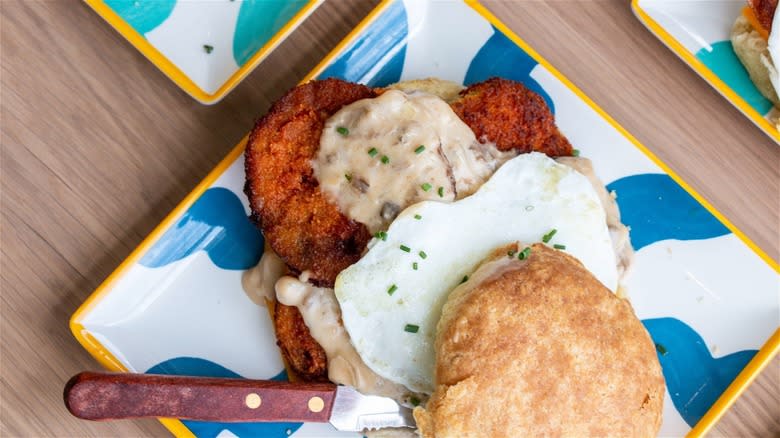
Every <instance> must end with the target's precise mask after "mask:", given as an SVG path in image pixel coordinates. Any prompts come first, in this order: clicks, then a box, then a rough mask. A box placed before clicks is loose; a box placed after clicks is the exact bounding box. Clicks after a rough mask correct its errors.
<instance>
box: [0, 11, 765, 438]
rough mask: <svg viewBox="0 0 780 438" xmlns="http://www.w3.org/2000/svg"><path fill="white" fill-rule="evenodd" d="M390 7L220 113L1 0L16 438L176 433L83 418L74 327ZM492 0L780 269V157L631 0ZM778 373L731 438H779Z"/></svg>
mask: <svg viewBox="0 0 780 438" xmlns="http://www.w3.org/2000/svg"><path fill="white" fill-rule="evenodd" d="M373 3H374V2H373V1H352V0H349V1H347V0H331V1H328V2H327V3H326V4H324V5H323V6H322V7H321V8H320V9H319V10H318V11H316V12H315V13H314V15H313V16H312V17H310V18H309V19H308V20H307V21H306V22H305V23H304V25H303V26H302V27H301V28H299V29H298V30H297V31H296V32H295V33H294V34H293V35H292V36H291V37H290V38H289V39H288V40H287V41H286V42H284V43H283V44H282V45H281V47H279V48H278V49H277V50H276V52H274V53H273V54H272V55H271V56H270V57H269V58H268V59H267V60H266V61H265V62H264V63H263V64H262V65H261V66H260V67H259V68H257V69H256V70H255V71H254V72H253V73H252V74H251V75H250V76H249V77H248V78H247V79H246V80H245V81H244V82H243V83H242V84H241V85H239V86H238V88H236V89H235V90H234V91H233V92H232V93H231V94H230V95H228V97H227V98H226V99H225V100H224V101H222V102H221V103H219V104H217V105H215V106H203V105H201V104H199V103H197V102H195V101H194V100H192V99H191V98H190V97H188V96H187V95H185V94H184V93H183V92H182V91H180V90H179V89H178V88H177V87H176V86H175V85H174V84H173V83H171V82H170V81H169V80H168V79H167V78H166V77H165V76H163V74H162V73H160V72H159V71H158V70H157V69H156V68H155V67H154V66H153V65H152V64H151V63H149V62H148V61H147V60H146V59H144V57H143V56H142V55H141V54H140V53H138V52H137V51H136V50H135V49H134V48H133V47H131V46H130V45H129V44H128V43H127V42H126V41H124V40H123V39H122V38H121V37H120V36H119V35H118V34H117V33H116V32H115V31H114V30H113V29H111V28H110V27H109V26H108V25H107V24H106V23H105V22H103V21H102V19H100V18H98V16H97V15H95V14H94V13H93V12H92V11H91V10H90V9H89V8H88V7H87V6H85V5H84V4H82V3H80V2H73V1H64V0H58V1H48V2H33V1H22V0H5V1H3V2H2V5H1V6H2V23H1V24H0V32H2V95H1V96H0V100H1V105H2V137H1V140H2V269H1V272H0V274H1V275H2V332H1V333H2V364H1V365H2V367H1V369H2V381H1V384H2V387H1V388H0V397H2V422H1V424H2V427H1V428H0V435H2V436H55V435H56V436H107V435H124V436H140V435H164V434H166V432H165V430H164V429H163V428H162V426H160V425H159V424H158V423H157V422H156V421H154V420H146V421H122V422H113V423H91V422H84V421H79V420H76V419H74V418H71V417H70V416H69V415H68V413H67V412H66V410H65V408H64V407H63V404H62V396H61V391H62V386H63V384H64V382H65V381H66V380H67V379H68V378H69V377H70V376H71V375H73V374H74V373H76V372H78V371H80V370H85V369H96V368H97V367H98V366H97V363H96V362H95V361H94V360H93V359H92V358H91V357H90V356H89V355H88V354H87V353H86V352H85V351H84V350H82V349H81V347H80V346H79V345H78V344H77V343H76V341H75V340H74V339H73V338H72V337H71V335H70V333H69V331H68V324H67V322H68V318H69V317H70V315H71V314H72V313H73V311H74V310H75V309H76V308H77V307H78V305H79V304H80V303H81V302H82V301H83V300H84V299H85V298H86V297H87V296H88V295H89V294H90V293H91V292H92V290H93V289H94V288H95V287H96V286H97V285H98V284H99V283H100V282H101V281H102V280H103V279H104V278H105V277H106V276H107V275H108V274H109V273H110V272H111V271H112V270H113V269H114V268H115V267H116V266H117V265H118V264H119V263H120V262H121V261H122V260H123V259H124V257H125V256H127V255H128V254H129V253H130V252H131V250H132V249H133V248H134V247H135V246H136V245H138V243H139V242H140V241H141V239H142V238H143V237H144V236H146V234H147V233H149V231H151V230H152V228H153V227H154V226H155V225H156V224H157V223H158V222H159V221H160V220H161V219H162V218H163V217H164V216H165V215H166V214H167V213H168V212H169V211H170V210H171V209H172V208H173V207H174V206H175V205H176V204H177V203H178V202H179V201H180V200H181V199H182V198H183V197H184V195H185V194H186V193H188V192H189V191H190V189H192V188H193V187H194V186H195V184H196V183H197V182H198V181H200V179H201V178H203V177H204V176H205V175H206V173H207V172H208V171H209V170H210V169H211V168H212V167H213V166H214V165H215V164H216V163H217V162H218V161H219V160H220V159H221V158H222V157H223V156H224V155H225V154H226V153H227V152H228V151H229V150H230V148H232V147H233V146H234V145H235V144H236V142H237V141H238V140H239V139H241V137H242V136H243V135H244V134H246V133H247V131H248V130H249V129H250V127H251V126H252V122H253V120H254V119H255V118H256V117H258V116H259V115H261V114H263V112H264V111H265V110H266V109H267V108H268V106H269V103H270V102H271V101H272V100H274V99H275V98H277V97H279V96H280V95H281V94H282V93H283V92H284V91H286V90H287V89H288V88H290V87H292V86H293V85H295V84H296V82H297V81H298V80H299V79H300V78H302V77H303V76H304V75H305V74H306V72H308V71H309V70H310V69H311V68H312V67H313V66H314V65H315V64H316V63H317V61H318V60H319V59H320V58H322V57H323V56H324V55H325V54H326V53H327V52H328V51H329V50H330V49H331V48H333V47H334V46H335V45H336V43H338V41H340V40H341V39H342V38H343V37H344V36H345V35H346V33H347V32H348V31H349V30H350V29H351V28H352V27H353V26H354V25H355V24H357V23H358V21H359V20H360V19H361V18H362V17H363V16H365V15H366V13H367V12H368V11H369V10H370V9H371V8H372V7H373ZM485 3H486V4H487V6H488V7H489V8H490V9H491V10H492V11H493V12H495V14H496V15H497V16H498V17H499V18H500V19H502V20H503V21H504V22H505V23H506V24H507V25H508V26H509V27H510V28H512V29H513V30H515V31H516V32H517V33H518V34H519V35H521V36H522V37H523V38H524V39H526V41H528V42H529V43H530V44H531V45H532V46H533V47H535V48H536V49H537V50H538V51H539V52H540V53H541V54H542V56H544V57H546V58H547V59H548V60H549V61H550V62H551V63H552V64H553V65H555V66H556V67H557V68H558V69H560V70H561V72H562V73H563V74H564V75H566V76H567V77H568V78H569V79H571V80H572V81H573V82H574V83H575V84H577V85H578V86H579V87H580V88H582V90H583V91H584V92H585V93H586V94H587V95H589V96H590V97H591V98H593V100H594V101H595V102H597V103H598V104H599V105H601V107H602V108H604V110H606V112H607V113H609V114H611V115H612V116H613V117H614V118H615V119H616V120H617V121H618V122H619V123H621V124H622V125H623V126H624V127H625V128H626V129H627V130H628V131H629V132H631V133H633V134H634V135H635V136H636V137H637V138H638V139H639V140H640V141H641V142H642V143H644V144H645V145H646V146H648V147H649V148H650V149H651V150H652V151H654V152H655V153H656V154H658V156H659V157H660V158H661V159H662V160H663V161H665V162H666V163H668V164H669V165H670V166H671V167H672V168H673V169H675V170H676V171H677V172H678V173H679V174H680V175H681V176H682V177H683V179H685V180H686V181H688V182H689V183H690V184H691V185H692V186H693V187H695V188H696V189H697V190H698V191H699V192H700V193H701V194H702V195H703V196H704V197H705V198H707V199H708V200H710V201H711V202H712V203H713V204H714V205H715V206H716V208H718V209H719V210H720V211H721V212H723V213H724V214H725V215H726V216H727V217H729V218H730V219H731V220H732V221H733V222H734V223H735V224H736V225H737V226H738V227H739V228H741V229H742V230H743V231H744V232H745V233H746V234H747V235H748V236H749V237H750V238H751V239H753V240H754V241H755V242H756V243H757V244H758V245H759V246H760V247H762V248H763V249H764V250H765V251H766V252H767V253H768V254H769V255H770V257H772V258H773V259H775V260H778V258H779V257H778V255H779V254H780V244H779V242H778V224H780V218H779V215H780V187H778V186H779V185H780V147H778V146H777V145H776V144H774V143H773V142H772V141H770V140H769V138H768V137H766V136H765V135H764V134H763V133H762V132H761V131H759V130H758V129H757V128H756V127H755V126H753V124H752V123H750V122H749V121H748V120H747V119H746V118H745V117H743V116H742V114H740V113H739V112H738V111H737V110H736V109H734V108H733V107H732V106H731V105H730V104H729V103H728V102H726V101H725V100H724V99H723V98H721V97H720V96H719V95H718V94H717V92H715V91H714V90H713V89H712V88H710V86H709V85H707V84H706V83H705V82H704V81H702V80H701V79H700V78H699V77H698V76H697V75H696V74H695V73H694V72H692V71H691V70H690V69H688V67H686V66H685V65H684V64H683V63H682V62H680V61H679V60H678V59H677V58H676V57H675V56H674V55H673V54H672V53H671V52H669V51H668V50H667V49H666V48H665V47H663V46H662V44H661V43H660V42H659V41H657V40H656V39H655V37H653V36H652V35H650V34H649V33H648V32H647V31H646V30H645V29H644V27H643V26H642V25H641V24H640V23H639V22H638V21H637V20H636V19H635V18H634V16H633V15H632V13H631V11H630V9H629V7H628V2H617V1H614V0H603V1H579V0H574V1H564V0H559V1H550V2H541V1H519V0H516V1H512V2H495V1H486V2H485ZM735 275H738V273H735ZM778 362H779V360H778V359H775V361H774V362H773V364H772V365H771V366H770V368H769V369H767V370H766V371H764V373H763V374H762V375H761V376H760V377H759V379H758V380H757V381H756V383H754V384H753V385H752V386H751V387H750V388H749V390H748V392H747V393H746V394H745V395H744V396H743V397H742V398H741V399H740V400H739V401H738V402H737V404H736V405H735V407H734V408H733V409H732V410H731V411H730V412H729V413H728V414H727V415H726V416H725V417H724V418H723V420H722V421H721V422H720V424H719V425H718V426H717V428H716V430H715V434H718V435H731V436H737V435H739V436H746V435H753V436H759V435H760V436H769V435H775V434H778V433H780V423H778V419H780V389H779V383H778V380H779V379H778V374H779V372H780V364H778Z"/></svg>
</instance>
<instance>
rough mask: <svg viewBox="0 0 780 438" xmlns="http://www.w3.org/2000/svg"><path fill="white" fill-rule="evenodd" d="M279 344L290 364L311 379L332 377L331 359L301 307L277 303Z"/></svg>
mask: <svg viewBox="0 0 780 438" xmlns="http://www.w3.org/2000/svg"><path fill="white" fill-rule="evenodd" d="M274 329H275V331H276V345H278V346H279V349H280V350H282V355H283V357H284V358H285V360H286V361H287V364H288V365H289V366H290V368H292V370H293V371H295V373H296V374H297V375H298V377H300V378H301V379H303V380H305V381H307V382H321V381H327V380H328V358H327V356H325V350H323V349H322V347H321V346H320V344H318V343H317V341H315V340H314V338H313V337H312V336H311V333H309V328H308V327H306V323H304V322H303V317H302V316H301V312H299V311H298V308H297V307H293V306H285V305H284V304H282V303H278V302H277V303H276V305H275V306H274Z"/></svg>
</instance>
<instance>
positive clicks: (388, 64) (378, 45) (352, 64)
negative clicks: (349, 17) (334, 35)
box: [318, 1, 409, 87]
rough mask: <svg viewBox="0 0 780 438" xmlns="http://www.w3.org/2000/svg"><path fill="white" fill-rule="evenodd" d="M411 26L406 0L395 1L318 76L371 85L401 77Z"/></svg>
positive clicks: (395, 80) (397, 79)
mask: <svg viewBox="0 0 780 438" xmlns="http://www.w3.org/2000/svg"><path fill="white" fill-rule="evenodd" d="M408 34H409V28H408V24H407V21H406V9H405V8H404V5H403V2H401V1H396V2H394V3H392V4H391V5H390V6H388V7H387V9H386V10H385V11H384V12H383V13H382V14H381V15H380V16H379V17H377V19H376V20H375V21H374V22H373V23H372V24H371V26H369V27H368V28H367V29H366V30H365V31H364V32H363V34H361V36H360V38H358V39H357V40H356V41H355V42H354V43H352V45H350V46H349V47H348V48H347V49H346V50H345V51H344V52H342V54H341V55H339V57H338V58H336V60H335V61H334V62H333V63H332V64H331V65H329V66H328V68H326V69H325V70H324V71H323V72H322V73H321V74H320V75H319V76H318V79H327V78H331V77H333V78H340V79H344V80H347V81H352V82H360V83H363V84H366V85H368V86H371V87H384V86H386V85H390V84H392V83H395V82H398V81H399V80H400V79H401V71H402V70H403V67H404V57H405V56H406V39H407V36H408Z"/></svg>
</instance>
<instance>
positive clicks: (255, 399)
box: [244, 392, 263, 409]
mask: <svg viewBox="0 0 780 438" xmlns="http://www.w3.org/2000/svg"><path fill="white" fill-rule="evenodd" d="M262 402H263V399H261V398H260V396H259V395H257V394H255V393H254V392H252V393H250V394H247V396H246V398H245V399H244V403H246V407H248V408H249V409H257V408H259V407H260V403H262Z"/></svg>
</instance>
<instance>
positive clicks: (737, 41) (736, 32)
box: [731, 15, 780, 107]
mask: <svg viewBox="0 0 780 438" xmlns="http://www.w3.org/2000/svg"><path fill="white" fill-rule="evenodd" d="M731 46H732V47H733V48H734V53H735V54H736V55H737V58H738V59H739V61H740V62H741V63H742V65H743V66H744V67H745V70H747V72H748V75H749V76H750V80H751V81H753V84H755V86H756V88H757V89H758V91H759V92H761V95H762V96H764V97H766V98H767V99H768V100H770V101H771V102H772V103H773V104H774V105H775V106H776V107H780V99H778V98H777V91H775V87H774V86H773V85H772V81H771V80H770V79H769V76H770V68H772V69H774V65H773V63H772V58H771V57H770V56H769V50H768V49H767V42H766V40H765V39H764V38H762V37H761V35H759V33H758V32H757V31H756V30H755V29H753V27H752V26H751V25H750V22H748V20H747V18H745V17H744V16H742V15H740V16H739V17H737V20H736V21H735V22H734V26H733V27H732V28H731Z"/></svg>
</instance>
